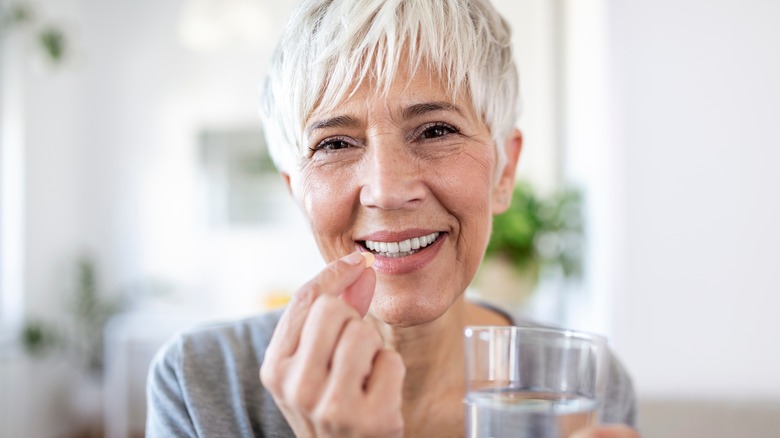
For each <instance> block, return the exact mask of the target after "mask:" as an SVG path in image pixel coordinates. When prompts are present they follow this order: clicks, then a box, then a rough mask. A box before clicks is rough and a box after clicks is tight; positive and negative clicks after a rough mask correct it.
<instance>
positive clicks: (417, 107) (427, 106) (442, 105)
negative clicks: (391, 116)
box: [401, 101, 463, 119]
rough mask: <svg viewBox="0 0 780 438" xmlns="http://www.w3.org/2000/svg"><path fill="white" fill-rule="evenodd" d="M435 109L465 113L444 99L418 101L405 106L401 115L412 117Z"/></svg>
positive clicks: (405, 117) (407, 117)
mask: <svg viewBox="0 0 780 438" xmlns="http://www.w3.org/2000/svg"><path fill="white" fill-rule="evenodd" d="M434 111H454V112H456V113H458V114H460V115H463V111H461V110H460V108H458V106H457V105H455V104H453V103H451V102H444V101H437V102H423V103H417V104H414V105H411V106H408V107H406V108H404V110H403V111H402V112H401V115H402V116H403V118H404V119H411V118H414V117H418V116H421V115H423V114H426V113H430V112H434Z"/></svg>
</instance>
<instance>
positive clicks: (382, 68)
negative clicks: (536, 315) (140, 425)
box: [147, 0, 635, 437]
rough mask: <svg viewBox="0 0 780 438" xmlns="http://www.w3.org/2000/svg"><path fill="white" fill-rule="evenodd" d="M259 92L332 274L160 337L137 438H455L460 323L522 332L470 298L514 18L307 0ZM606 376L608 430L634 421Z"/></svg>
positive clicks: (450, 3)
mask: <svg viewBox="0 0 780 438" xmlns="http://www.w3.org/2000/svg"><path fill="white" fill-rule="evenodd" d="M264 91H265V92H264V99H263V118H264V124H265V129H266V133H267V138H268V144H269V145H270V148H271V152H272V156H273V158H274V161H275V163H276V165H277V167H278V168H279V170H280V171H281V173H282V176H283V177H284V179H285V180H286V182H287V185H288V187H289V189H290V192H291V193H292V195H293V196H294V197H295V199H296V200H297V201H298V202H299V204H300V205H301V207H302V209H303V211H304V213H305V215H306V216H307V218H308V220H309V222H310V224H311V228H312V231H313V233H314V236H315V238H316V241H317V244H318V246H319V248H320V251H321V252H322V255H323V256H324V258H325V259H326V260H327V261H328V262H329V263H330V264H329V265H328V266H327V268H326V269H324V270H323V271H322V272H321V273H320V274H319V275H317V276H316V277H315V278H313V279H311V280H310V281H309V282H308V283H307V284H305V285H304V286H303V287H301V289H300V290H299V291H298V292H297V293H296V294H295V296H294V297H293V300H292V302H291V303H290V305H289V306H288V307H287V308H286V310H285V311H284V312H283V313H281V314H279V313H274V314H268V315H261V316H258V317H255V318H250V319H248V320H243V321H239V322H234V323H228V324H221V325H217V326H211V327H207V328H203V329H200V330H197V331H193V332H190V333H187V334H184V335H182V336H180V337H179V338H177V339H175V340H174V341H173V342H172V343H170V344H169V345H168V346H167V348H166V349H165V350H164V351H163V352H161V354H160V355H159V356H158V358H157V360H156V362H155V365H154V368H153V370H152V373H151V375H150V385H149V415H148V427H147V432H148V435H149V436H165V435H176V436H293V434H294V435H295V436H299V437H308V436H360V437H362V436H377V437H385V436H409V437H457V436H462V435H463V434H464V418H463V414H464V413H463V411H464V409H463V398H464V370H463V366H464V360H463V339H462V336H463V329H464V327H465V326H466V325H510V324H514V323H516V321H513V319H512V318H511V317H510V316H509V315H507V314H505V313H502V312H501V311H499V310H497V309H492V308H489V307H484V306H481V305H478V304H475V303H470V302H468V301H466V299H465V298H464V291H465V290H466V288H467V286H468V285H469V283H470V282H471V280H472V279H473V277H474V275H475V273H476V271H477V268H478V267H479V264H480V262H481V261H482V257H483V255H484V252H485V248H486V246H487V242H488V237H489V235H490V228H491V219H492V215H494V214H497V213H501V212H503V211H504V210H506V208H507V207H508V204H509V201H510V199H511V196H510V195H511V192H512V188H513V186H514V180H515V168H516V165H517V161H518V157H519V154H520V150H521V145H522V137H521V135H520V133H519V131H518V130H517V129H515V127H514V124H515V121H516V119H517V113H518V110H517V102H518V84H517V74H516V70H515V65H514V61H513V59H512V55H511V49H510V31H509V28H508V26H507V25H506V23H505V22H504V20H503V19H502V18H501V17H500V16H499V14H498V13H497V12H496V11H495V10H494V9H493V7H492V6H491V5H490V4H489V3H488V2H487V1H486V0H481V1H477V0H438V1H436V0H414V1H411V0H410V1H401V0H396V1H380V0H365V1H356V0H332V1H329V0H311V1H306V2H304V4H303V5H301V6H300V7H299V9H298V10H297V12H296V13H295V14H294V16H293V18H292V21H291V23H290V24H289V26H288V29H287V33H286V35H285V36H284V38H283V39H282V42H281V44H280V46H279V49H278V50H277V53H276V55H275V57H274V59H273V61H272V65H271V69H270V72H269V75H268V79H267V81H266V86H265V90H264ZM258 369H259V370H260V379H259V380H258V378H257V371H258ZM612 369H613V373H612V377H611V381H610V383H609V395H608V400H607V402H606V406H605V420H606V421H609V422H617V423H625V424H629V425H630V424H631V423H632V422H633V416H634V399H633V395H632V394H633V393H632V389H631V385H630V382H629V380H628V378H627V376H626V375H625V373H624V372H623V371H622V369H621V368H620V367H619V366H613V367H612ZM582 434H583V435H582V436H616V437H618V436H621V437H622V436H625V437H630V436H635V435H634V432H633V431H632V430H631V429H629V428H627V427H624V426H617V427H606V428H604V427H603V428H595V429H591V430H587V431H583V432H582Z"/></svg>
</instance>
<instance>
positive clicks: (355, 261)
mask: <svg viewBox="0 0 780 438" xmlns="http://www.w3.org/2000/svg"><path fill="white" fill-rule="evenodd" d="M360 254H362V253H360V252H353V253H352V254H350V255H348V256H346V257H344V258H342V259H341V260H343V261H344V262H346V263H348V264H350V265H359V264H361V263H363V260H365V259H364V258H363V256H362V255H360Z"/></svg>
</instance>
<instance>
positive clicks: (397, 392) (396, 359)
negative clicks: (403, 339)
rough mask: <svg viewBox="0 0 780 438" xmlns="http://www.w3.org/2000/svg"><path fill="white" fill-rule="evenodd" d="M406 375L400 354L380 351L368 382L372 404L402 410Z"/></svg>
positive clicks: (384, 349) (384, 350)
mask: <svg viewBox="0 0 780 438" xmlns="http://www.w3.org/2000/svg"><path fill="white" fill-rule="evenodd" d="M405 375H406V365H405V364H404V361H403V359H402V358H401V355H400V354H398V352H396V351H394V350H391V349H389V348H383V349H381V350H379V352H378V353H377V354H376V357H375V358H374V364H373V367H372V370H371V375H370V376H369V377H368V381H367V382H366V393H367V394H368V398H369V400H370V402H371V403H376V404H378V405H383V406H387V407H389V408H390V409H399V410H400V409H401V401H402V389H403V382H404V377H405ZM376 404H375V406H377V405H376Z"/></svg>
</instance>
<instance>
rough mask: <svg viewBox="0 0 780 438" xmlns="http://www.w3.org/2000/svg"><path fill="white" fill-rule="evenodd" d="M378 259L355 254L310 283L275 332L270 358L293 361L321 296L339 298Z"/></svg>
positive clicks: (268, 353)
mask: <svg viewBox="0 0 780 438" xmlns="http://www.w3.org/2000/svg"><path fill="white" fill-rule="evenodd" d="M373 258H374V255H373V254H371V253H368V252H359V253H358V252H354V253H352V254H350V255H348V256H346V257H343V258H341V259H339V260H336V261H333V262H331V263H330V264H329V265H328V266H327V267H326V268H325V269H323V270H322V271H321V272H320V273H319V274H318V275H317V276H316V277H314V278H313V279H312V280H311V281H309V282H308V283H306V284H305V285H304V286H303V287H302V288H301V289H300V290H299V291H298V292H297V293H296V294H295V295H293V298H292V300H291V301H290V304H289V305H288V306H287V310H285V312H284V314H283V315H282V317H281V318H280V319H279V324H278V325H277V326H276V330H274V334H273V336H272V337H271V342H270V343H269V344H268V349H267V350H266V357H271V358H283V357H289V356H291V355H292V354H293V353H294V352H295V349H296V348H297V347H298V340H299V338H300V335H301V330H302V329H303V324H304V322H305V321H306V316H307V315H308V313H309V309H310V308H311V306H312V304H313V303H314V301H315V300H316V299H317V298H318V297H319V296H321V295H326V294H327V295H332V296H338V295H339V294H341V293H343V292H344V291H345V290H346V289H347V288H348V287H349V286H351V285H352V284H353V283H355V282H356V281H357V280H358V279H360V277H361V275H362V274H363V272H364V271H366V269H367V267H368V266H370V264H369V262H371V263H373Z"/></svg>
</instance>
